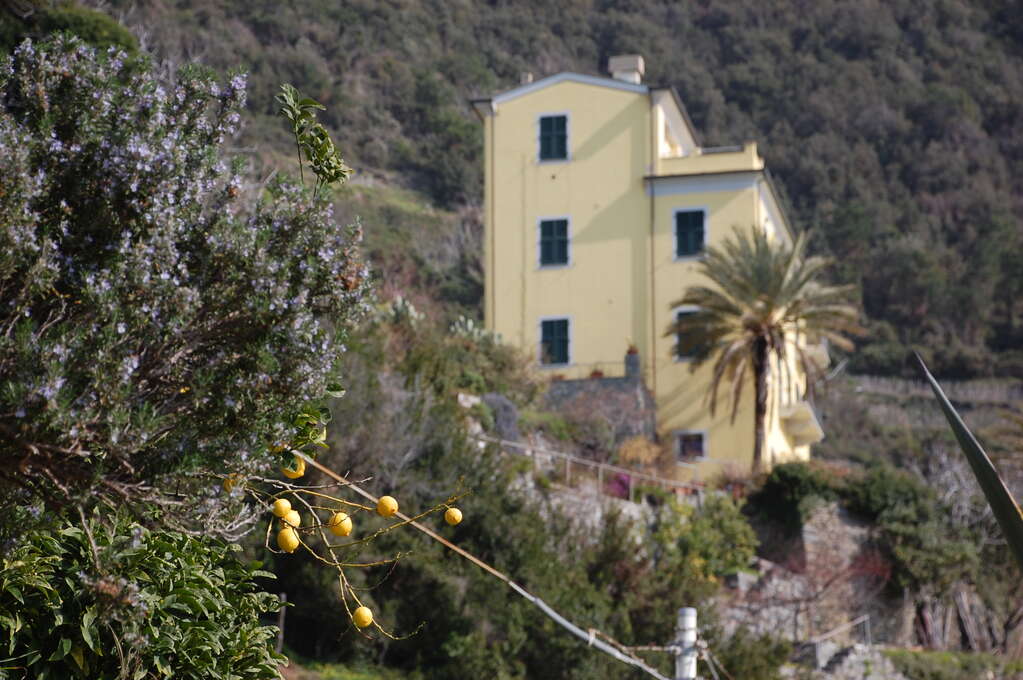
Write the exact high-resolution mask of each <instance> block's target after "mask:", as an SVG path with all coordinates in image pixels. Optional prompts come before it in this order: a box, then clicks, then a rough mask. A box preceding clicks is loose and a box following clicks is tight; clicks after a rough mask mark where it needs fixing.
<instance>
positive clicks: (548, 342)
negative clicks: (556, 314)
mask: <svg viewBox="0 0 1023 680" xmlns="http://www.w3.org/2000/svg"><path fill="white" fill-rule="evenodd" d="M540 363H542V364H545V365H550V366H553V365H558V364H567V363H568V319H547V320H545V321H541V322H540Z"/></svg>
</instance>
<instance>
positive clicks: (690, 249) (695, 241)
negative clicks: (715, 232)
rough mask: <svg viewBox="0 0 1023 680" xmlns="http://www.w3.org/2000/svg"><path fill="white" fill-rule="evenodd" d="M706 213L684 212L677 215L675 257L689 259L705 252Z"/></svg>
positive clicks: (700, 211)
mask: <svg viewBox="0 0 1023 680" xmlns="http://www.w3.org/2000/svg"><path fill="white" fill-rule="evenodd" d="M703 222H704V213H703V211H702V210H684V211H681V212H677V213H675V256H676V257H687V256H690V255H699V254H700V253H702V252H703V238H704V224H703Z"/></svg>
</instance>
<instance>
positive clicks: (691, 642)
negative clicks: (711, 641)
mask: <svg viewBox="0 0 1023 680" xmlns="http://www.w3.org/2000/svg"><path fill="white" fill-rule="evenodd" d="M677 627H678V628H677V634H678V638H677V640H676V642H675V644H676V645H678V647H679V650H678V651H677V652H676V653H675V680H696V610H695V609H693V608H692V607H682V608H681V609H679V610H678V623H677Z"/></svg>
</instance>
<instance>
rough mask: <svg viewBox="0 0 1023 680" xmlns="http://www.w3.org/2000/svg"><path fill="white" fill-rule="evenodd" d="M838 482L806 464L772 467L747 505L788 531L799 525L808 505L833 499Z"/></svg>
mask: <svg viewBox="0 0 1023 680" xmlns="http://www.w3.org/2000/svg"><path fill="white" fill-rule="evenodd" d="M839 486H840V485H839V481H838V480H837V479H836V478H835V477H834V476H833V475H831V474H829V473H828V471H826V470H825V469H824V468H821V467H816V466H812V465H807V464H806V463H784V464H782V465H778V466H775V468H774V469H773V470H771V473H770V474H769V475H768V476H767V479H766V480H765V481H764V484H763V485H762V486H761V487H760V489H758V490H757V491H756V492H755V493H753V494H752V495H751V496H750V506H751V508H752V509H753V510H754V511H756V512H760V513H762V514H763V515H765V516H766V517H768V518H769V519H772V520H774V521H776V522H780V523H781V524H783V525H784V526H785V527H786V528H787V529H789V530H790V531H797V530H798V529H799V528H800V527H802V525H803V520H804V519H805V515H806V512H807V511H808V510H809V507H808V504H809V503H812V502H813V500H814V499H821V500H834V499H836V498H837V497H838V491H839Z"/></svg>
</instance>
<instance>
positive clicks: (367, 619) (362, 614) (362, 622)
mask: <svg viewBox="0 0 1023 680" xmlns="http://www.w3.org/2000/svg"><path fill="white" fill-rule="evenodd" d="M352 622H353V623H355V625H356V626H357V627H359V628H365V627H366V626H368V625H369V624H371V623H373V611H372V610H371V609H370V608H369V607H359V608H358V609H356V610H355V611H354V612H352Z"/></svg>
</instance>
